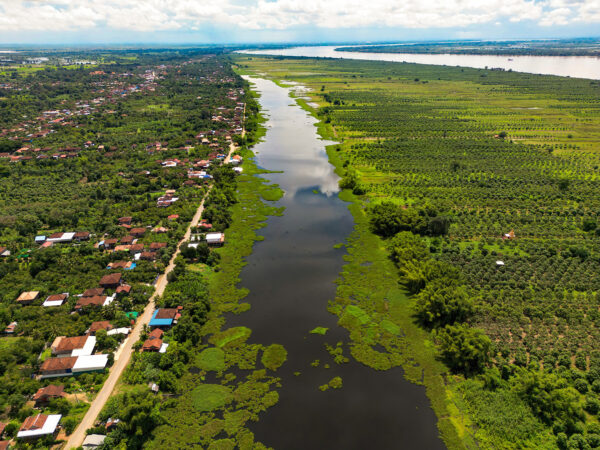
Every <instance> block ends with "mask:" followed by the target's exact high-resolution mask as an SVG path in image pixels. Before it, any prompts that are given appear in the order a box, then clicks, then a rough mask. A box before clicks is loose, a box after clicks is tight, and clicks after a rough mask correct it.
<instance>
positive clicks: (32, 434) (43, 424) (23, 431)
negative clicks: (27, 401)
mask: <svg viewBox="0 0 600 450" xmlns="http://www.w3.org/2000/svg"><path fill="white" fill-rule="evenodd" d="M61 417H62V415H61V414H50V415H46V414H38V415H35V416H29V417H28V418H27V419H25V422H23V425H21V428H20V429H19V432H18V433H17V438H19V439H37V438H40V437H42V436H49V435H53V434H54V433H56V430H57V429H58V423H59V422H60V419H61Z"/></svg>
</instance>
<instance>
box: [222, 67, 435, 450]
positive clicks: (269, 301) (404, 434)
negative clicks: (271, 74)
mask: <svg viewBox="0 0 600 450" xmlns="http://www.w3.org/2000/svg"><path fill="white" fill-rule="evenodd" d="M249 80H250V81H251V82H252V83H254V84H255V89H256V90H257V91H258V92H259V93H260V95H261V98H260V103H261V105H262V107H263V110H264V112H265V113H266V114H267V115H268V117H269V119H268V122H267V124H266V126H267V134H266V137H265V139H264V141H263V142H262V143H260V144H258V145H257V146H256V147H255V151H256V153H257V156H256V161H257V163H258V165H259V166H260V167H263V168H266V169H270V170H281V171H283V173H275V174H268V175H266V178H267V179H268V180H270V181H271V182H274V183H278V184H279V185H280V186H281V188H282V189H283V190H284V191H285V195H284V197H283V198H282V199H281V200H280V201H278V202H277V203H276V205H277V206H284V207H285V208H286V209H285V213H284V215H283V216H281V217H270V218H269V219H268V222H267V227H265V228H263V229H262V230H261V234H262V235H263V236H264V237H265V240H264V241H261V242H258V243H256V245H255V247H254V251H253V253H252V255H250V256H249V257H248V264H247V266H246V267H245V268H244V270H243V271H242V274H241V280H242V281H241V286H242V287H246V288H248V289H249V290H250V294H249V295H248V297H247V298H246V300H245V301H247V302H249V303H250V304H251V305H252V308H251V309H250V311H248V312H246V313H243V314H240V315H238V316H230V317H229V318H228V324H229V325H230V326H239V325H243V326H247V327H250V328H251V329H252V330H253V331H252V338H251V340H252V341H254V342H260V343H263V344H266V345H269V344H271V343H279V344H282V345H284V346H285V348H286V349H287V351H288V360H287V362H286V363H285V364H284V365H283V366H282V367H281V368H280V369H279V370H278V372H277V374H278V376H280V377H281V379H282V381H281V384H282V387H281V389H280V390H279V394H280V401H279V403H277V405H275V406H274V407H273V408H270V409H269V410H268V411H267V412H266V413H263V414H262V415H261V418H260V421H259V422H257V423H255V424H252V425H251V429H252V431H253V432H254V433H255V437H256V440H257V441H260V442H263V443H264V444H266V445H268V446H272V447H274V448H275V449H286V450H287V449H400V448H403V449H437V448H444V444H443V442H442V441H441V440H440V438H439V436H438V430H437V426H436V421H437V420H436V417H435V414H434V413H433V411H432V410H431V408H430V406H429V400H428V399H427V397H426V395H425V390H424V388H423V387H421V386H417V385H414V384H411V383H409V382H408V381H406V380H405V379H404V378H403V376H402V371H401V370H400V369H393V370H389V371H381V372H378V371H375V370H373V369H371V368H368V367H366V366H363V365H362V364H359V363H357V362H355V361H354V360H353V359H352V358H351V357H350V362H349V363H347V364H342V365H337V364H335V363H334V362H333V359H332V357H331V356H330V355H329V353H328V352H327V351H326V349H325V346H324V344H325V343H326V342H327V343H330V344H332V345H335V344H336V342H338V341H347V337H348V332H347V331H346V330H344V329H343V328H341V327H338V326H337V318H336V316H334V315H332V314H330V313H329V312H328V311H327V302H328V301H329V300H332V299H333V298H334V296H335V290H336V286H335V284H334V281H335V280H336V278H337V277H338V274H339V272H340V270H341V268H342V265H343V255H344V252H345V251H344V250H343V249H335V248H334V245H335V244H338V243H340V242H344V240H345V239H346V237H347V236H348V235H349V234H350V232H351V230H352V227H353V219H352V216H351V214H350V212H349V211H348V208H347V205H346V204H345V203H344V202H342V201H341V200H340V199H339V198H338V195H337V192H338V186H337V181H338V177H337V175H335V173H334V172H333V166H331V165H330V164H329V162H328V159H327V154H326V152H325V146H326V145H328V144H329V143H330V142H326V141H323V140H320V139H319V136H318V135H317V129H316V127H315V122H316V121H315V119H314V118H312V117H311V116H309V115H308V114H307V113H306V112H305V111H304V110H302V109H301V108H300V107H299V106H297V105H296V104H295V102H294V100H293V99H291V98H290V97H289V93H290V91H289V89H285V88H281V87H279V86H277V85H276V84H275V83H273V82H271V81H268V80H264V79H255V78H249ZM317 326H322V327H328V328H329V331H328V332H327V334H326V335H325V336H321V335H318V334H309V331H310V330H312V329H313V328H315V327H317ZM344 353H345V355H346V356H350V355H349V351H348V349H347V347H344ZM317 359H318V360H320V364H319V366H318V367H313V366H312V365H311V362H313V361H314V360H317ZM325 364H329V366H330V368H325ZM298 372H299V374H298ZM335 376H340V377H342V380H343V387H342V388H341V389H329V390H327V391H325V392H322V391H320V390H319V386H321V385H324V384H327V382H328V381H329V380H331V379H332V378H333V377H335Z"/></svg>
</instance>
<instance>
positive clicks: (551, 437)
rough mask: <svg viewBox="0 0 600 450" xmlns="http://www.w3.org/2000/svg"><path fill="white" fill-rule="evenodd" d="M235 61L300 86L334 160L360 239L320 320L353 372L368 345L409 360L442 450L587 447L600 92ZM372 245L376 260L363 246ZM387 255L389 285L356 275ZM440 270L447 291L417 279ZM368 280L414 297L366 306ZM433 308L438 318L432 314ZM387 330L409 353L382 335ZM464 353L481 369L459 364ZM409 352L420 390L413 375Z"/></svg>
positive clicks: (594, 436)
mask: <svg viewBox="0 0 600 450" xmlns="http://www.w3.org/2000/svg"><path fill="white" fill-rule="evenodd" d="M234 61H235V63H236V65H237V67H238V71H239V72H241V73H248V74H262V75H261V76H266V77H268V78H272V79H273V80H275V81H276V82H278V83H280V84H283V85H285V84H286V80H289V81H293V82H297V83H300V84H302V85H304V86H307V87H309V88H310V92H309V93H308V94H306V93H302V94H298V95H302V96H303V98H302V99H301V100H299V103H300V104H301V105H302V106H303V107H305V108H306V109H308V110H309V111H310V112H311V113H312V114H314V115H315V116H317V117H318V118H319V119H320V120H321V123H320V124H319V130H320V132H321V134H322V135H323V137H325V138H330V139H335V140H337V141H338V142H339V144H338V145H335V146H332V147H330V160H331V162H332V163H333V164H335V165H336V167H337V168H338V173H339V174H340V175H341V176H342V177H343V178H342V182H341V186H342V187H343V188H347V190H346V191H344V193H343V196H345V197H344V198H347V199H349V200H352V201H353V204H352V206H351V210H352V212H353V214H354V216H355V220H356V222H357V228H356V230H355V233H354V234H353V236H352V237H351V241H352V242H350V244H351V247H350V248H349V255H348V257H347V260H348V264H347V266H346V267H345V269H344V273H343V280H342V281H340V288H339V290H338V298H336V300H335V302H333V303H332V304H331V305H330V311H332V312H333V313H335V314H338V315H339V316H340V317H341V320H340V325H342V326H344V327H347V328H348V329H350V330H351V335H350V339H351V340H352V341H353V343H354V347H353V351H352V356H354V357H355V358H356V359H358V360H359V361H361V362H363V363H365V364H366V365H371V366H372V367H376V368H382V367H383V366H385V365H383V366H382V365H381V364H379V366H378V365H377V364H370V363H369V361H370V359H369V357H368V354H367V353H365V352H363V351H361V350H360V349H361V348H362V346H363V345H364V344H365V343H366V344H369V345H374V343H378V344H381V345H383V346H384V347H385V348H386V350H387V351H388V352H390V354H391V356H389V358H388V359H389V360H390V361H392V363H391V364H392V365H394V364H395V361H402V365H403V366H404V368H405V369H407V372H408V373H407V376H408V377H409V378H411V379H413V380H414V381H417V382H423V383H424V384H425V385H426V386H427V388H428V395H429V397H430V398H431V400H432V405H433V407H434V409H435V410H436V413H437V414H438V416H439V418H440V429H441V431H442V435H443V436H444V439H445V441H446V443H447V444H448V445H449V446H450V447H452V448H460V447H482V448H515V447H521V448H556V447H557V446H559V447H561V448H597V447H598V446H599V445H600V426H599V425H598V412H599V411H600V398H599V396H598V394H599V393H600V349H599V348H598V346H597V344H596V343H597V342H598V339H599V338H600V311H599V308H598V300H599V299H598V290H599V288H600V271H599V270H598V263H599V261H600V245H599V242H600V228H599V227H598V213H599V212H600V198H599V196H598V192H600V189H599V188H600V169H599V166H600V82H598V81H593V80H584V79H569V78H560V77H553V76H540V75H530V74H524V73H511V72H504V71H492V70H483V69H468V68H452V67H440V66H426V65H416V64H406V63H386V62H365V61H351V60H329V59H323V60H315V59H301V58H282V57H274V58H269V57H257V56H252V57H248V56H245V55H244V56H241V55H237V56H235V58H234ZM265 74H266V75H265ZM304 97H306V98H304ZM309 102H310V103H309ZM309 105H313V106H309ZM351 191H352V194H351V193H350V192H351ZM375 205H380V206H381V207H380V208H379V209H378V208H377V207H376V206H375ZM361 218H362V219H361ZM382 222H384V223H383V225H382ZM365 223H370V224H371V229H370V230H369V227H368V226H366V225H365ZM372 232H375V233H376V234H379V235H380V236H381V237H382V238H383V241H382V242H383V244H381V248H376V247H373V246H366V245H364V244H365V243H366V242H371V241H370V240H372V238H373V236H372V234H371V233H372ZM403 233H409V234H411V236H412V237H410V236H409V235H408V234H403ZM372 242H373V243H374V244H375V245H377V244H376V242H379V241H372ZM361 245H362V246H361ZM385 248H388V249H390V250H389V251H390V255H391V256H392V258H393V260H394V262H395V263H396V266H397V269H398V271H397V275H394V276H393V277H392V279H391V280H390V277H389V276H388V275H389V274H384V273H383V271H384V267H386V268H387V266H388V264H387V263H384V262H383V261H381V262H380V263H378V264H375V265H373V268H372V269H365V267H366V263H365V262H363V264H356V261H358V260H359V259H360V258H365V257H368V258H377V251H379V250H381V251H382V252H385V251H387V250H384V249H385ZM407 254H410V255H411V256H410V257H409V256H406V255H407ZM365 255H367V256H365ZM411 258H412V259H411ZM373 260H374V259H371V262H372V261H373ZM361 266H362V267H361ZM426 266H427V267H426ZM433 266H435V267H436V268H437V269H436V270H438V271H439V272H443V276H441V275H440V280H442V281H444V283H445V285H444V286H443V287H440V283H438V281H435V280H433V278H431V277H430V278H427V277H428V275H427V273H426V272H427V271H428V270H429V268H430V267H433ZM378 270H381V274H379V276H380V277H381V281H379V282H372V280H376V279H377V276H378V274H377V273H375V272H377V271H378ZM436 276H437V275H436ZM353 277H354V279H353ZM359 277H360V280H362V281H359ZM419 277H421V278H420V279H418V278H419ZM365 280H366V281H365ZM369 280H371V281H369ZM364 282H372V285H373V286H380V287H382V288H383V286H385V289H388V290H390V291H389V292H392V291H393V290H394V289H393V285H394V283H396V284H397V283H398V282H400V283H401V285H404V286H405V287H406V288H407V291H408V292H409V293H413V294H415V295H411V296H409V297H408V300H398V301H395V300H397V299H400V297H397V299H396V298H391V297H390V298H387V297H386V295H388V294H387V293H386V292H377V290H376V289H375V290H374V291H370V292H369V293H368V294H367V295H362V294H360V283H364ZM390 283H391V284H390ZM436 283H438V284H436ZM349 286H352V287H353V289H352V291H353V293H352V294H348V293H347V292H346V291H347V290H348V287H349ZM448 286H450V287H448ZM356 292H359V295H354V294H355V293H356ZM402 295H403V294H402ZM388 296H389V295H388ZM436 296H437V297H436ZM439 298H442V300H439ZM449 298H451V299H452V300H453V302H454V303H452V304H451V303H450V302H449V301H448V299H449ZM436 299H438V300H436ZM436 301H438V302H444V301H446V302H447V303H446V304H444V307H445V308H446V309H444V310H442V311H439V310H432V308H434V306H435V304H436ZM432 305H434V306H432ZM457 305H458V306H457ZM428 308H429V309H428ZM452 308H454V309H452ZM442 309H443V308H442ZM448 309H451V313H452V314H451V313H449V312H448ZM358 312H360V314H358ZM428 313H429V315H428ZM432 317H433V318H432ZM372 320H373V321H374V323H372V322H371V321H372ZM377 324H379V325H377ZM384 324H385V325H384ZM398 326H400V328H401V329H402V332H403V335H404V338H403V339H404V340H405V341H408V342H407V343H405V344H402V345H396V344H395V343H394V342H400V341H398V340H397V339H400V338H395V337H392V335H393V333H391V332H387V333H386V332H383V331H379V330H381V329H383V330H390V329H391V330H394V331H395V330H397V327H398ZM417 327H418V328H420V329H417ZM361 330H363V331H364V332H363V331H361ZM465 330H466V331H465ZM479 330H481V332H480V331H479ZM458 336H460V339H463V341H461V342H462V343H461V344H460V345H463V344H464V345H463V346H462V347H461V346H460V345H459V344H458V343H457V342H459V341H458V339H459V337H458ZM486 336H487V337H486ZM488 338H489V339H488ZM453 339H454V340H453ZM431 342H434V343H435V344H436V347H435V348H437V353H436V352H432V351H430V350H431V348H432V347H431V345H430V343H431ZM487 342H489V345H488V344H487ZM392 343H394V344H392ZM472 343H481V344H482V345H481V346H480V347H477V346H475V347H476V348H477V349H478V350H481V352H480V353H481V354H476V355H473V358H474V359H472V360H469V361H464V358H465V353H468V352H470V351H472V348H469V344H472ZM388 344H389V345H388ZM419 347H420V348H421V349H424V350H423V352H422V353H423V355H419V356H415V358H414V360H413V362H414V361H417V362H418V363H419V365H420V367H421V368H422V370H423V374H422V375H423V380H422V381H419V380H420V378H421V377H419V376H411V375H410V374H411V373H412V374H414V367H413V366H412V365H411V364H410V363H409V362H410V360H411V358H412V356H414V355H416V354H418V348H419ZM457 349H458V350H457ZM411 352H412V353H411ZM475 353H477V352H475ZM457 354H458V355H457ZM379 355H380V356H381V355H383V353H380V354H379ZM398 355H400V357H397V356H398ZM427 355H430V356H427ZM386 358H387V357H386ZM419 358H420V359H419ZM427 358H428V359H427ZM461 358H462V359H463V360H460V359H461ZM440 360H442V361H444V363H445V367H446V368H442V369H440V368H439V361H440ZM457 360H459V361H457ZM428 374H429V375H431V377H429V378H428ZM442 380H444V381H442Z"/></svg>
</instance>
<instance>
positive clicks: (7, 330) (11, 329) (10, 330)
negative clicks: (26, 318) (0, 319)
mask: <svg viewBox="0 0 600 450" xmlns="http://www.w3.org/2000/svg"><path fill="white" fill-rule="evenodd" d="M16 328H17V322H11V323H9V324H8V326H7V327H6V328H5V329H4V333H6V334H13V333H14V332H15V329H16Z"/></svg>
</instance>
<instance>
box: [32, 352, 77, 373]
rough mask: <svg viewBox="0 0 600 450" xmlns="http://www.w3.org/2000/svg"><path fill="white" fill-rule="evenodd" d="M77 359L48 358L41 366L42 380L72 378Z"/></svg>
mask: <svg viewBox="0 0 600 450" xmlns="http://www.w3.org/2000/svg"><path fill="white" fill-rule="evenodd" d="M76 362H77V357H67V358H48V359H46V360H45V361H44V362H43V363H42V364H41V366H40V374H41V375H42V378H51V377H63V376H70V375H72V373H73V367H74V366H75V363H76Z"/></svg>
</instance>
